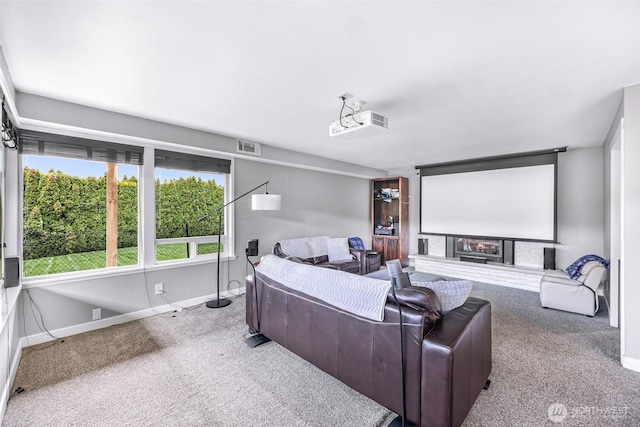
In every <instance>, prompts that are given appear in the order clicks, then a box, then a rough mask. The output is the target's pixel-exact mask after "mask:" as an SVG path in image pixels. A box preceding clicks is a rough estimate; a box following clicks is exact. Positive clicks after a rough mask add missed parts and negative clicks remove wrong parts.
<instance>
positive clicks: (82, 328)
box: [0, 288, 245, 419]
mask: <svg viewBox="0 0 640 427" xmlns="http://www.w3.org/2000/svg"><path fill="white" fill-rule="evenodd" d="M238 291H239V292H240V293H244V292H245V291H244V288H240V289H239V290H238ZM233 296H235V293H234V294H232V293H231V292H220V297H222V298H226V297H233ZM214 298H216V294H212V295H206V296H200V297H197V298H192V299H188V300H184V301H177V302H172V303H171V304H164V305H159V306H156V307H153V308H146V309H144V310H140V311H135V312H131V313H125V314H120V315H118V316H112V317H107V318H104V319H100V320H93V321H91V322H87V323H82V324H79V325H73V326H69V327H66V328H60V329H55V330H52V331H50V332H51V335H53V336H55V337H58V338H64V337H68V336H71V335H77V334H82V333H84V332H90V331H95V330H98V329H102V328H106V327H109V326H113V325H118V324H120V323H126V322H131V321H132V320H139V319H144V318H145V317H151V316H154V315H156V314H161V313H167V312H170V311H175V310H176V309H177V308H178V307H192V306H194V305H198V304H203V303H205V302H207V301H209V300H211V299H214ZM53 340H54V338H52V337H51V336H50V335H48V334H47V333H45V332H42V333H38V334H34V335H29V336H27V337H22V338H20V346H21V347H28V346H31V345H36V344H41V343H44V342H48V341H53ZM18 360H19V359H18ZM0 419H2V418H0Z"/></svg>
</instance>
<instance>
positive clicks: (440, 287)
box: [411, 280, 473, 314]
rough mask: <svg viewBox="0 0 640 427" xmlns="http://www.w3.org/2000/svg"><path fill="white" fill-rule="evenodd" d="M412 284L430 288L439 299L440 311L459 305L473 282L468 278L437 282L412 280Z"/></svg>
mask: <svg viewBox="0 0 640 427" xmlns="http://www.w3.org/2000/svg"><path fill="white" fill-rule="evenodd" d="M411 285H412V286H422V287H424V288H429V289H431V290H432V291H433V292H434V293H435V294H436V297H437V298H438V301H440V308H441V309H442V313H443V314H444V313H446V312H448V311H451V310H453V309H454V308H457V307H460V306H461V305H462V304H464V302H465V301H466V300H467V298H468V297H469V294H470V293H471V288H472V287H473V282H471V281H470V280H441V281H438V282H414V281H411Z"/></svg>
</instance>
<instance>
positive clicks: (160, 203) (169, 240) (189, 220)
mask: <svg viewBox="0 0 640 427" xmlns="http://www.w3.org/2000/svg"><path fill="white" fill-rule="evenodd" d="M230 168H231V161H230V160H225V159H216V158H211V157H204V156H196V155H191V154H184V153H176V152H171V151H164V150H156V151H155V178H156V261H159V262H161V261H172V260H180V259H193V258H195V257H198V256H202V255H208V254H213V253H217V252H218V251H220V252H221V253H225V252H227V248H228V246H229V245H228V244H227V241H228V240H227V235H226V232H225V230H226V221H225V212H224V210H223V209H221V208H222V206H224V204H225V188H226V183H227V180H228V176H229V173H230ZM220 215H222V216H220ZM220 221H221V223H219V222H220ZM218 235H220V241H221V247H218Z"/></svg>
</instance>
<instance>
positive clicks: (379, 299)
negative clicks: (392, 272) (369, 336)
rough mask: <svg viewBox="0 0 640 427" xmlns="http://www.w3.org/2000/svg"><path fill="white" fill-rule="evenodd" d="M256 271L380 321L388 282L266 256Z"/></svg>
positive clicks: (388, 287)
mask: <svg viewBox="0 0 640 427" xmlns="http://www.w3.org/2000/svg"><path fill="white" fill-rule="evenodd" d="M256 271H257V272H259V273H261V274H263V275H265V276H267V277H269V278H270V279H273V280H275V281H276V282H278V283H281V284H283V285H285V286H287V287H289V288H291V289H295V290H296V291H299V292H302V293H305V294H307V295H309V296H312V297H314V298H317V299H319V300H322V301H324V302H326V303H328V304H331V305H333V306H335V307H338V308H340V309H342V310H344V311H347V312H349V313H353V314H355V315H358V316H361V317H366V318H367V319H371V320H375V321H378V322H381V321H382V320H383V319H384V306H385V304H386V302H387V294H388V293H389V291H390V290H391V283H390V282H388V281H385V280H378V279H372V278H370V277H364V276H358V275H357V274H351V273H346V272H344V271H338V270H332V269H328V268H322V267H314V266H311V265H307V264H300V263H296V262H293V261H288V260H285V259H282V258H279V257H277V256H275V255H265V256H264V257H262V259H261V260H260V264H259V265H258V266H257V267H256Z"/></svg>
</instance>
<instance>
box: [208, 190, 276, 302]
mask: <svg viewBox="0 0 640 427" xmlns="http://www.w3.org/2000/svg"><path fill="white" fill-rule="evenodd" d="M267 184H269V181H267V182H264V183H262V184H260V185H258V186H257V187H255V188H252V189H251V190H249V191H247V192H246V193H244V194H243V195H241V196H238V197H236V198H235V199H233V200H232V201H230V202H229V203H226V204H225V205H224V206H222V207H220V208H218V209H216V210H215V211H213V212H211V213H210V214H208V215H205V216H203V217H202V218H200V219H198V221H204V220H205V219H207V218H209V217H210V216H212V215H216V214H217V215H218V276H217V277H218V281H217V296H216V299H213V300H211V301H207V304H206V306H207V307H209V308H222V307H226V306H228V305H229V304H231V300H230V299H226V298H220V229H221V228H222V216H223V214H224V208H226V207H227V206H229V205H230V204H232V203H233V202H235V201H236V200H240V199H242V198H243V197H244V196H246V195H248V194H251V193H253V192H254V191H256V190H257V189H258V188H260V187H265V194H254V195H253V196H251V210H254V211H279V210H280V202H281V201H282V197H281V196H280V195H278V194H269V192H268V191H267Z"/></svg>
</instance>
